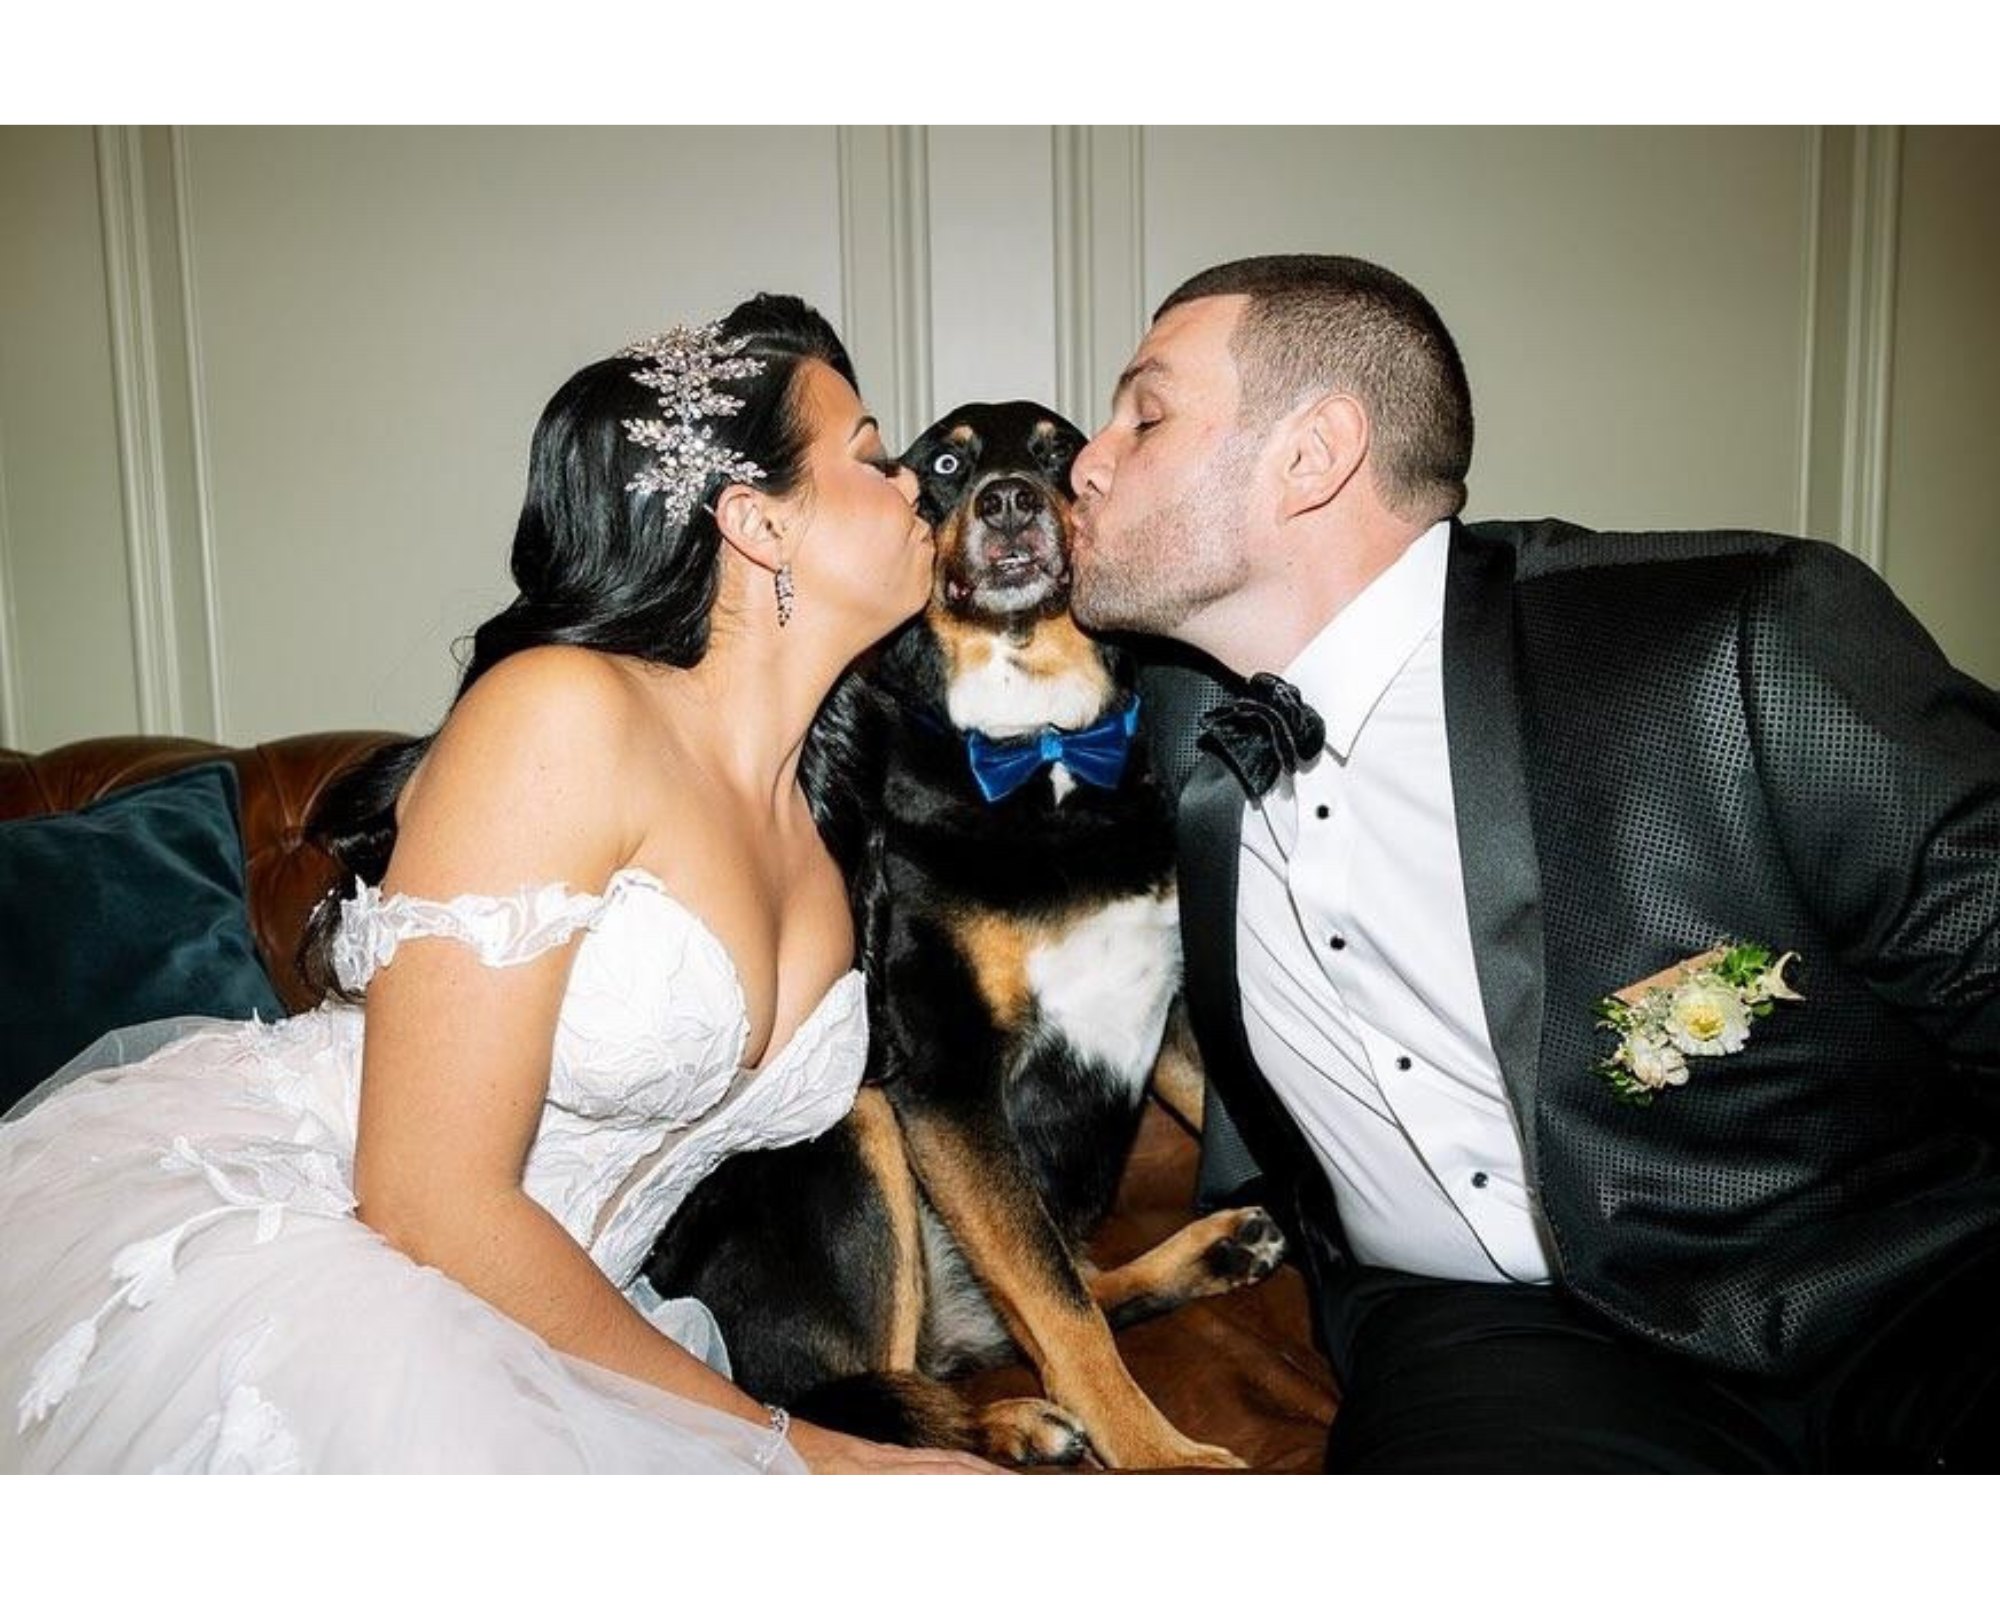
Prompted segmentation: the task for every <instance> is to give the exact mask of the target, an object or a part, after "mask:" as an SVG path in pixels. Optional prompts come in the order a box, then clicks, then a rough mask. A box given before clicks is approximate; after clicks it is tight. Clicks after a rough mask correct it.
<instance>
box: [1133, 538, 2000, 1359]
mask: <svg viewBox="0 0 2000 1600" xmlns="http://www.w3.org/2000/svg"><path fill="white" fill-rule="evenodd" d="M1443 650H1444V699H1445V720H1446V724H1447V732H1448V737H1449V742H1450V750H1451V777H1452V791H1453V796H1454V800H1455V805H1456V809H1457V819H1458V834H1459V843H1460V848H1461V852H1462V858H1463V863H1464V872H1465V892H1466V902H1467V908H1468V911H1469V914H1470V920H1471V928H1472V945H1473V953H1474V955H1475V957H1476V959H1477V965H1478V973H1479V985H1480V992H1481V998H1482V1000H1483V1002H1484V1007H1485V1013H1486V1019H1487V1024H1488V1028H1489V1031H1490V1033H1491V1037H1492V1041H1493V1046H1494V1049H1495V1051H1496V1053H1497V1055H1498V1057H1499V1062H1500V1067H1501V1070H1502V1073H1503V1075H1504V1077H1505V1080H1506V1086H1507V1091H1508V1095H1509V1098H1510V1100H1511V1103H1512V1105H1513V1109H1514V1112H1515V1117H1516V1121H1517V1125H1518V1127H1519V1128H1520V1130H1521V1134H1522V1139H1523V1143H1524V1145H1525V1149H1526V1155H1527V1167H1528V1176H1529V1183H1530V1186H1531V1190H1532V1192H1533V1194H1534V1195H1535V1198H1536V1200H1537V1202H1538V1204H1539V1205H1540V1207H1541V1210H1542V1213H1543V1216H1544V1218H1545V1219H1546V1221H1547V1224H1548V1227H1549V1231H1550V1235H1551V1237H1552V1242H1553V1246H1554V1256H1555V1260H1556V1263H1557V1269H1556V1270H1557V1274H1558V1280H1559V1282H1560V1283H1561V1285H1562V1286H1563V1288H1564V1289H1566V1290H1567V1291H1568V1292H1569V1293H1570V1294H1572V1295H1574V1296H1575V1297H1576V1298H1577V1299H1578V1300H1579V1301H1581V1302H1582V1303H1583V1304H1584V1305H1586V1306H1587V1307H1589V1308H1591V1309H1592V1310H1594V1311H1595V1312H1596V1313H1599V1314H1601V1315H1602V1316H1603V1317H1604V1318H1607V1319H1609V1321H1611V1322H1612V1323H1614V1324H1616V1325H1618V1326H1619V1327H1622V1328H1623V1329H1625V1330H1627V1331H1629V1332H1631V1333H1633V1334H1636V1335H1639V1336H1641V1337H1643V1338H1645V1339H1648V1340H1650V1341H1652V1342H1654V1343H1655V1344H1657V1345H1660V1346H1663V1347H1665V1348H1667V1349H1670V1350H1674V1351H1678V1352H1681V1353H1683V1354H1686V1355H1688V1356H1690V1357H1693V1358H1696V1359H1698V1360H1701V1361H1703V1362H1706V1363H1710V1364H1713V1365H1717V1366H1721V1367H1725V1368H1729V1369H1734V1370H1738V1371H1746V1372H1756V1373H1766V1374H1776V1375H1791V1374H1803V1373H1805V1372H1807V1371H1809V1370H1810V1369H1811V1368H1813V1367H1814V1366H1816V1365H1817V1364H1819V1363H1820V1362H1822V1361H1823V1360H1824V1359H1826V1358H1827V1357H1829V1356H1831V1355H1832V1354H1834V1353H1836V1352H1837V1351H1839V1350H1840V1349H1841V1348H1842V1347H1843V1346H1844V1345H1845V1344H1846V1343H1847V1342H1848V1341H1849V1339H1850V1338H1851V1337H1852V1336H1853V1335H1854V1334H1856V1333H1857V1332H1858V1331H1860V1330H1861V1329H1863V1328H1864V1327H1866V1326H1869V1325H1870V1324H1873V1323H1876V1322H1879V1320H1880V1319H1882V1318H1884V1317H1886V1316H1887V1315H1889V1314H1890V1313H1892V1312H1893V1311H1894V1310H1895V1309H1896V1307H1897V1306H1898V1304H1899V1303H1901V1302H1902V1301H1903V1300H1904V1299H1906V1298H1907V1297H1908V1296H1909V1294H1910V1293H1912V1292H1913V1291H1914V1289H1915V1288H1916V1287H1918V1286H1919V1285H1921V1284H1923V1283H1925V1282H1927V1281H1929V1280H1930V1279H1931V1278H1932V1277H1934V1276H1935V1275H1936V1274H1938V1273H1940V1272H1941V1271H1943V1270H1945V1268H1946V1267H1947V1266H1948V1264H1949V1263H1950V1262H1951V1261H1953V1260H1955V1259H1957V1258H1958V1257H1960V1256H1963V1255H1966V1254H1970V1253H1972V1252H1974V1251H1977V1250H1979V1249H1982V1248H1985V1247H1987V1246H1990V1245H1992V1244H1995V1243H2000V1148H1996V1146H2000V1140H1996V1128H1997V1127H2000V1119H1995V1118H1994V1116H1993V1115H1992V1113H1991V1111H1990V1109H1989V1102H1988V1100H1987V1086H1988V1084H1990V1083H1991V1081H1992V1076H1991V1075H1992V1074H1994V1073H1995V1072H2000V696H1996V695H1995V694H1994V693H1992V692H1991V691H1989V690H1987V689H1986V688H1984V687H1982V686H1981V685H1979V684H1977V683H1975V682H1974V681H1973V680H1971V679H1969V678H1967V677H1965V676H1964V675H1963V674H1961V673H1959V672H1956V671H1955V670H1953V669H1952V668H1951V667H1950V666H1949V665H1948V664H1947V662H1946V661H1945V659H1944V658H1943V656H1942V655H1941V654H1940V653H1939V651H1938V649H1937V647H1936V646H1935V645H1934V644H1933V643H1932V642H1931V640H1930V639H1929V637H1928V636H1927V635H1926V634H1925V633H1924V631H1923V630H1922V628H1921V627H1919V626H1918V624H1917V623H1916V622H1915V621H1914V620H1913V619H1912V618H1911V617H1910V615H1909V614H1908V612H1907V611H1905V610H1904V609H1903V607H1902V606H1901V605H1900V604H1899V603H1898V602H1897V601H1896V600H1895V599H1894V597H1893V596H1892V595H1891V594H1890V593H1889V591H1888V589H1887V588H1886V587H1885V586H1884V585H1883V584H1882V583H1881V582H1880V580H1878V579H1877V578H1876V577H1875V576H1874V575H1873V574H1872V573H1870V572H1869V571H1868V569H1867V568H1866V567H1864V566H1862V565H1861V564H1860V563H1859V562H1857V561H1855V560H1854V559H1853V558H1851V557H1849V556H1847V555H1845V554H1844V553H1843V552H1841V551H1839V550H1837V549H1835V548H1833V547H1832V546H1829V545H1825V544H1820V543H1816V542H1813V541H1809V540H1802V539H1790V538H1785V537H1782V536H1779V535H1774V534H1761V533H1686V534H1657V533H1655V534H1608V533H1593V532H1590V531H1588V530H1586V529H1582V528H1577V527H1573V526H1570V525H1568V524H1564V523H1560V522H1539V523H1533V524H1525V525H1522V524H1509V523H1481V524H1473V525H1469V526H1468V525H1461V524H1457V523H1454V525H1453V527H1452V530H1451V551H1450V561H1449V567H1448V575H1447V579H1446V593H1445V614H1444V631H1443ZM1147 677H1148V685H1147V687H1148V691H1149V694H1148V711H1149V738H1150V740H1151V742H1152V745H1153V750H1154V757H1155V760H1156V762H1157V763H1158V764H1159V766H1160V769H1161V770H1162V772H1163V774H1164V775H1165V778H1166V781H1167V782H1169V783H1170V784H1174V785H1176V786H1177V787H1178V788H1179V791H1180V796H1181V800H1180V813H1179V816H1180V821H1179V826H1180V835H1181V852H1182V856H1181V868H1180V875H1181V917H1182V928H1183V934H1184V942H1185V946H1186V953H1187V967H1188V977H1187V984H1188V1003H1189V1010H1190V1016H1191V1020H1192V1021H1193V1024H1194V1028H1195V1033H1196V1037H1197V1039H1198V1041H1199V1043H1200V1045H1201V1048H1202V1052H1203V1055H1204V1057H1205V1059H1206V1062H1207V1065H1208V1069H1209V1073H1210V1079H1211V1084H1212V1086H1213V1088H1214V1090H1215V1091H1216V1092H1217V1093H1219V1095H1220V1097H1221V1099H1222V1101H1223V1102H1224V1104H1225V1105H1226V1107H1227V1108H1228V1111H1229V1113H1230V1120H1231V1121H1233V1122H1234V1123H1235V1125H1236V1126H1237V1127H1239V1128H1240V1129H1241V1132H1242V1137H1243V1141H1244V1143H1245V1144H1246V1145H1247V1146H1248V1148H1249V1150H1250V1152H1251V1154H1252V1155H1253V1156H1254V1157H1255V1158H1256V1161H1257V1164H1258V1166H1259V1167H1261V1168H1262V1171H1263V1174H1264V1177H1265V1181H1266V1184H1267V1190H1266V1197H1267V1198H1268V1199H1270V1200H1271V1201H1272V1202H1273V1203H1275V1204H1276V1206H1277V1208H1278V1210H1279V1212H1280V1215H1281V1220H1282V1221H1283V1222H1284V1224H1285V1225H1286V1226H1287V1227H1288V1228H1290V1229H1291V1230H1293V1235H1294V1238H1295V1240H1296V1239H1297V1238H1298V1235H1299V1234H1300V1233H1301V1232H1303V1233H1304V1234H1305V1235H1306V1236H1307V1240H1308V1242H1310V1243H1312V1244H1314V1245H1316V1247H1317V1248H1316V1250H1314V1251H1310V1252H1308V1253H1309V1254H1315V1255H1316V1256H1317V1257H1318V1259H1319V1261H1320V1262H1321V1263H1324V1262H1325V1261H1328V1260H1337V1259H1338V1257H1339V1255H1340V1251H1341V1244H1340V1234H1339V1224H1338V1218H1337V1216H1336V1215H1335V1214H1334V1207H1333V1203H1332V1199H1331V1194H1330V1191H1329V1189H1328V1187H1327V1185H1326V1183H1325V1179H1324V1175H1323V1174H1322V1173H1321V1171H1320V1169H1319V1166H1318V1163H1317V1161H1316V1159H1315V1158H1314V1157H1313V1155H1312V1154H1311V1152H1310V1151H1309V1149H1308V1148H1307V1146H1306V1144H1305V1142H1304V1139H1303V1136H1302V1135H1301V1134H1300V1133H1299V1131H1298V1128H1297V1126H1296V1125H1295V1124H1294V1123H1293V1121H1292V1119H1291V1117H1290V1116H1289V1115H1288V1114H1287V1113H1286V1112H1285V1110H1284V1108H1283V1107H1282V1105H1281V1104H1280V1103H1279V1101H1278V1100H1277V1098H1276V1096H1275V1095H1274V1094H1273V1093H1272V1092H1271V1091H1270V1089H1269V1088H1268V1086H1267V1085H1266V1084H1265V1082H1264V1080H1263V1078H1262V1077H1261V1075H1260V1074H1259V1073H1258V1072H1257V1070H1256V1067H1255V1064H1254V1063H1253V1062H1252V1061H1251V1059H1250V1055H1249V1050H1248V1047H1247V1045H1246V1043H1245V1041H1244V1035H1243V1023H1242V1011H1241V1003H1240V999H1241V997H1240V992H1239V990H1238V987H1237V980H1236V950H1235V930H1236V907H1235V900H1236V867H1237V852H1238V845H1239V834H1240V829H1241V823H1242V816H1243V807H1244V798H1243V795H1242V792H1241V790H1240V789H1238V788H1237V787H1236V784H1235V781H1234V780H1233V779H1232V778H1231V776H1230V774H1229V773H1228V771H1227V769H1225V768H1224V767H1223V766H1222V764H1221V763H1220V762H1219V761H1217V760H1215V759H1214V758H1213V757H1212V756H1207V755H1204V754H1202V753H1201V752H1200V751H1198V750H1197V749H1196V747H1195V743H1194V740H1195V735H1196V731H1197V721H1198V718H1199V716H1200V713H1201V712H1202V711H1203V710H1204V709H1205V708H1206V707H1207V706H1208V705H1210V704H1213V703H1214V702H1215V700H1216V699H1218V698H1220V695H1221V689H1220V686H1219V684H1218V683H1217V682H1216V680H1215V679H1214V678H1213V677H1212V676H1210V675H1209V674H1208V673H1206V672H1204V671H1202V670H1200V669H1199V668H1198V667H1191V666H1188V665H1185V664H1179V665H1176V664H1170V663H1169V664H1156V665H1154V666H1152V667H1150V668H1148V671H1147ZM1351 937H1358V938H1362V939H1365V938H1366V937H1367V929H1366V928H1365V927H1364V928H1361V929H1358V930H1356V931H1355V933H1354V934H1353V935H1351ZM1725 939H1754V940H1756V941H1757V942H1759V943H1761V944H1765V945H1769V946H1771V947H1772V948H1773V949H1775V950H1779V951H1785V950H1795V951H1797V952H1798V953H1799V956H1800V961H1799V962H1798V963H1797V965H1796V966H1795V967H1794V968H1793V969H1792V973H1791V975H1792V977H1793V980H1794V984H1795V987H1797V988H1798V989H1799V990H1800V991H1801V992H1802V993H1803V994H1804V995H1805V996H1806V1000H1805V1002H1804V1003H1803V1004H1798V1005H1783V1006H1780V1007H1779V1008H1778V1009H1777V1010H1776V1011H1775V1012H1774V1013H1773V1014H1772V1015H1771V1016H1769V1017H1767V1018H1765V1019H1763V1020H1761V1021H1760V1022H1758V1024H1757V1025H1756V1028H1755V1031H1754V1032H1753V1034H1752V1036H1751V1038H1750V1041H1749V1043H1748V1045H1747V1046H1746V1047H1745V1048H1744V1050H1743V1051H1742V1052H1741V1053H1739V1054H1736V1055H1732V1056H1723V1057H1711V1058H1705V1059H1699V1060H1696V1061H1694V1062H1692V1063H1691V1067H1692V1075H1691V1077H1690V1080H1689V1082H1688V1083H1687V1084H1686V1085H1684V1086H1682V1087H1679V1088H1672V1089H1668V1090H1665V1091H1663V1092H1662V1093H1660V1094H1659V1095H1657V1096H1656V1097H1655V1099H1654V1101H1653V1102H1652V1103H1651V1104H1649V1105H1633V1104H1628V1103H1626V1102H1624V1101H1621V1100H1619V1099H1618V1098H1616V1097H1615V1096H1614V1095H1613V1094H1612V1093H1611V1092H1610V1091H1609V1089H1608V1088H1607V1087H1606V1086H1605V1085H1604V1084H1603V1082H1602V1081H1601V1080H1600V1079H1598V1078H1597V1077H1595V1076H1593V1074H1592V1073H1591V1071H1590V1068H1591V1066H1592V1065H1593V1064H1594V1063H1596V1062H1597V1061H1599V1060H1600V1059H1602V1057H1603V1056H1604V1055H1605V1054H1607V1053H1608V1051H1609V1049H1610V1048H1611V1044H1612V1043H1613V1041H1612V1040H1611V1036H1610V1035H1609V1034H1607V1033H1605V1032H1603V1031H1601V1030H1600V1029H1598V1028H1597V1027H1596V1015H1595V1010H1594V1008H1595V1004H1596V1002H1597V1001H1598V999H1599V998H1600V997H1602V996H1604V995H1606V994H1609V993H1610V992H1611V991H1613V990H1615V989H1619V988H1622V987H1624V986H1625V985H1626V984H1628V983H1631V982H1633V981H1634V980H1636V979H1639V978H1642V977H1646V976H1648V975H1650V974H1652V973H1655V972H1658V971H1660V970H1662V969H1663V968H1665V967H1667V966H1669V965H1670V964H1671V963H1673V962H1674V961H1677V960H1679V959H1681V958H1683V957H1685V956H1688V955H1691V954H1693V953H1695V952H1697V951H1700V950H1704V949H1707V948H1708V947H1709V946H1711V945H1713V944H1715V943H1717V942H1718V941H1721V940H1725Z"/></svg>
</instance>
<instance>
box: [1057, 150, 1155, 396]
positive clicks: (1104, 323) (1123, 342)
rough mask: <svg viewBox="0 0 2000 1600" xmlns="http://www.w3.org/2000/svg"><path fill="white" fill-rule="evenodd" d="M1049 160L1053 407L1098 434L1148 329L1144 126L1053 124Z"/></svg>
mask: <svg viewBox="0 0 2000 1600" xmlns="http://www.w3.org/2000/svg"><path fill="white" fill-rule="evenodd" d="M1050 159H1051V161H1052V163H1053V166H1054V171H1055V263H1054V266H1055V278H1056V409H1057V410H1058V411H1060V412H1062V413H1063V415H1064V416H1066V417H1069V418H1071V419H1072V420H1074V421H1075V422H1076V423H1077V424H1078V426H1080V427H1082V428H1083V429H1084V431H1085V432H1094V431H1095V430H1096V429H1097V427H1098V426H1099V425H1100V424H1101V423H1102V422H1103V421H1104V417H1105V415H1106V412H1107V409H1108V407H1109V405H1110V400H1111V386H1112V385H1113V384H1114V383H1115V382H1116V381H1117V378H1118V374H1119V373H1120V372H1121V371H1123V370H1124V364H1125V362H1126V360H1127V359H1128V358H1129V357H1130V356H1131V353H1132V351H1133V349H1134V347H1135V346H1137V344H1138V342H1139V340H1140V339H1141V338H1142V337H1143V336H1144V334H1145V331H1146V311H1147V306H1146V259H1145V239H1146V229H1145V194H1146V184H1145V135H1144V131H1143V130H1142V129H1139V128H1090V127H1058V128H1052V129H1051V130H1050Z"/></svg>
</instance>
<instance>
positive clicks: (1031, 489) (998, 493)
mask: <svg viewBox="0 0 2000 1600" xmlns="http://www.w3.org/2000/svg"><path fill="white" fill-rule="evenodd" d="M1041 509H1042V496H1041V492H1040V491H1039V490H1038V489H1036V487H1035V486H1034V485H1033V484H1032V483H1030V482H1029V481H1028V480H1027V479H1026V478H995V479H994V480H993V481H992V482H991V483H989V484H988V485H987V486H986V487H985V488H983V489H981V490H980V491H979V498H978V499H977V500H976V501H974V502H973V510H974V511H976V512H977V513H978V514H979V520H980V521H981V522H983V523H985V524H986V526H987V527H989V528H991V529H992V530H993V531H994V532H995V533H1003V534H1004V533H1019V532H1020V531H1021V529H1023V528H1025V527H1026V526H1027V525H1028V524H1029V523H1031V522H1033V521H1034V520H1035V514H1036V513H1037V512H1039V511H1040V510H1041Z"/></svg>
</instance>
